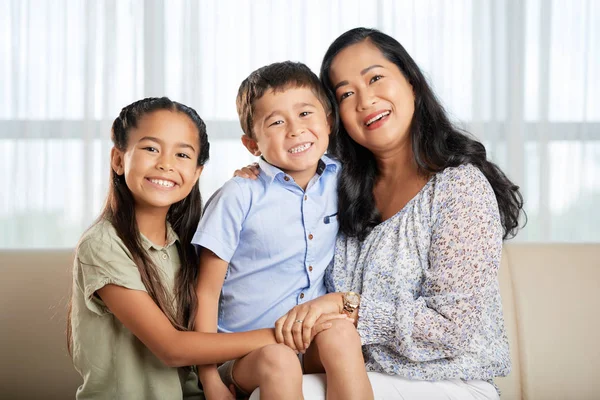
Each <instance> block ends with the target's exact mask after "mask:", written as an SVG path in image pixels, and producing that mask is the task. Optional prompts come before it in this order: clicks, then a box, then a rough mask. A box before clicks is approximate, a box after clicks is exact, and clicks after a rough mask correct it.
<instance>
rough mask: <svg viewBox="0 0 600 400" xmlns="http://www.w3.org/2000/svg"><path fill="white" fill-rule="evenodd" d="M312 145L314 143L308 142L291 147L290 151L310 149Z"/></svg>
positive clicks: (297, 151)
mask: <svg viewBox="0 0 600 400" xmlns="http://www.w3.org/2000/svg"><path fill="white" fill-rule="evenodd" d="M310 146H312V143H306V144H303V145H302V146H298V147H294V148H293V149H290V150H289V152H290V153H300V152H301V151H304V150H306V149H308V148H309V147H310Z"/></svg>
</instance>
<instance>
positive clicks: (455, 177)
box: [276, 28, 523, 399]
mask: <svg viewBox="0 0 600 400" xmlns="http://www.w3.org/2000/svg"><path fill="white" fill-rule="evenodd" d="M321 80H322V82H323V84H324V86H325V88H326V90H327V92H328V95H329V97H330V99H331V101H332V103H333V104H334V112H335V113H336V115H335V116H336V117H339V118H338V123H339V122H341V124H339V126H338V130H337V133H336V135H335V137H333V138H332V142H331V144H330V152H331V153H333V154H334V155H336V156H337V157H338V158H339V159H340V161H342V163H343V165H344V167H343V169H342V173H341V177H340V187H339V215H338V217H339V225H340V235H339V237H338V240H337V243H336V250H335V259H334V263H333V265H332V268H331V269H330V271H329V274H328V276H327V278H326V280H327V284H328V290H329V291H331V292H332V293H330V294H328V295H326V296H323V297H321V298H319V299H315V300H313V301H312V302H308V303H305V304H303V305H301V306H297V307H295V308H294V309H292V310H290V312H289V313H288V314H286V316H284V317H282V320H281V321H279V322H278V324H277V326H276V332H277V333H276V336H277V337H278V338H280V337H283V341H285V343H286V344H288V345H292V346H293V344H294V341H295V340H296V343H297V342H298V341H299V340H301V339H298V338H300V337H301V336H300V335H302V332H300V330H298V329H294V330H293V331H292V330H290V329H289V327H290V325H293V324H289V323H286V320H290V319H291V321H304V323H303V326H302V328H303V330H306V331H307V332H308V330H310V329H311V328H312V325H311V324H312V323H313V321H316V320H317V319H318V317H319V316H320V315H321V314H323V313H327V312H331V311H332V310H336V309H337V310H340V311H342V309H343V308H344V306H345V304H344V298H345V296H344V295H343V293H344V292H348V291H352V292H357V293H360V295H361V298H360V305H359V307H358V310H357V312H354V313H353V315H354V317H355V319H356V326H357V330H358V332H359V334H360V337H361V340H362V344H363V346H364V347H363V349H364V354H365V360H366V364H367V369H368V370H370V371H378V372H385V373H388V374H392V375H395V377H394V378H392V380H393V382H391V383H390V384H391V385H393V386H394V387H395V388H396V390H397V391H398V392H399V393H400V394H401V395H402V396H403V398H405V399H413V398H423V399H433V398H437V397H440V398H457V399H459V398H460V399H464V398H476V399H492V398H498V393H497V392H496V390H495V388H494V386H493V384H492V379H493V378H494V377H496V376H504V375H506V374H508V372H509V371H510V356H509V349H508V341H507V337H506V333H505V329H504V322H503V317H502V305H501V300H500V293H499V285H498V279H497V274H498V268H499V266H500V255H501V251H502V241H503V239H506V238H509V237H513V236H514V235H515V234H516V233H517V230H518V227H519V215H520V213H521V212H522V207H523V199H522V196H521V194H520V193H519V190H518V187H517V186H515V185H514V184H513V183H512V182H510V180H509V179H508V178H507V177H506V176H505V175H504V173H503V172H502V171H501V170H500V169H499V168H498V167H497V166H496V165H494V164H493V163H491V162H489V161H488V160H487V159H486V152H485V148H484V146H483V145H482V144H481V143H479V142H478V141H476V140H475V139H473V138H471V137H469V136H468V135H466V134H464V133H462V132H460V131H459V130H458V129H457V128H455V127H454V126H453V125H452V124H451V123H450V121H449V119H448V117H447V116H446V113H445V111H444V109H443V107H442V106H441V105H440V103H439V101H438V100H437V99H436V97H435V95H434V94H433V92H432V90H431V88H430V87H429V85H428V83H427V82H426V80H425V78H424V76H423V74H422V72H421V71H420V69H419V67H418V66H417V65H416V63H415V62H414V60H413V59H412V58H411V57H410V55H409V54H408V53H407V52H406V50H405V49H404V48H403V47H402V46H401V45H400V43H398V42H397V41H396V40H395V39H393V38H392V37H390V36H388V35H385V34H383V33H381V32H379V31H377V30H372V29H365V28H356V29H352V30H350V31H348V32H346V33H344V34H342V35H341V36H340V37H338V38H337V39H336V40H335V41H334V42H333V44H332V45H331V46H330V47H329V49H328V50H327V53H326V54H325V57H324V59H323V64H322V67H321ZM278 340H279V339H278ZM424 381H429V382H424ZM374 389H375V394H376V395H377V393H378V386H377V384H374Z"/></svg>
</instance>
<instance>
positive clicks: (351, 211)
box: [321, 28, 523, 240]
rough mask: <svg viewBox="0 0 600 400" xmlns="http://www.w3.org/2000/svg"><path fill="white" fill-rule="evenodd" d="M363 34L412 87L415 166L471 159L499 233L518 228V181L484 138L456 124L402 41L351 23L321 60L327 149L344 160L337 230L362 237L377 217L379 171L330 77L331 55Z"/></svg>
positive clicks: (428, 169) (430, 169)
mask: <svg viewBox="0 0 600 400" xmlns="http://www.w3.org/2000/svg"><path fill="white" fill-rule="evenodd" d="M364 40H368V41H369V42H370V43H372V44H373V45H374V46H376V47H377V48H378V49H379V50H380V51H381V53H382V54H383V56H384V57H385V58H387V59H388V60H389V61H390V62H392V63H394V64H396V65H397V66H398V68H399V69H400V71H401V72H402V74H403V75H404V77H405V78H406V79H407V80H408V82H409V83H410V84H411V85H412V87H413V90H414V93H415V111H414V114H413V118H412V121H411V125H410V135H411V140H412V149H413V153H414V157H415V162H416V164H417V167H418V169H419V171H420V172H421V173H423V174H427V175H429V174H434V173H437V172H440V171H443V170H444V169H446V168H448V167H456V166H459V165H463V164H473V165H474V166H476V167H477V168H479V169H480V170H481V172H482V173H483V174H484V175H485V177H486V178H487V180H488V181H489V182H490V185H491V186H492V188H493V190H494V193H495V195H496V199H497V201H498V207H499V209H500V218H501V222H502V227H503V228H504V235H503V238H504V239H507V238H512V237H514V236H515V235H516V234H517V231H518V229H519V215H520V214H521V212H522V211H523V196H522V195H521V193H520V192H519V187H518V186H517V185H515V184H514V183H512V182H511V181H510V180H509V179H508V178H507V177H506V175H505V174H504V173H503V172H502V170H500V168H498V166H496V165H495V164H494V163H492V162H491V161H488V160H487V155H486V151H485V147H484V146H483V144H481V143H480V142H479V141H477V140H475V139H474V138H472V137H471V136H469V135H467V134H466V133H464V132H461V131H460V130H459V129H457V128H456V127H454V125H453V124H452V123H451V122H450V120H449V119H448V117H447V115H446V112H445V110H444V108H443V107H442V105H441V104H440V102H439V101H438V100H437V98H436V96H435V94H434V93H433V91H432V90H431V88H430V87H429V84H428V83H427V80H426V79H425V77H424V76H423V73H422V72H421V70H420V69H419V67H418V66H417V64H416V63H415V61H414V60H413V59H412V57H411V56H410V55H409V54H408V53H407V52H406V50H405V49H404V47H402V45H401V44H400V43H398V41H397V40H395V39H394V38H392V37H390V36H388V35H386V34H384V33H382V32H380V31H378V30H376V29H367V28H355V29H351V30H349V31H347V32H345V33H344V34H342V35H341V36H340V37H338V38H337V39H336V40H335V41H334V42H333V43H332V44H331V46H329V49H327V52H326V53H325V56H324V57H323V63H322V64H321V81H322V82H323V85H324V86H325V90H326V92H327V96H328V97H329V99H330V101H331V103H332V105H333V110H334V115H335V117H336V118H335V124H334V125H335V126H334V134H333V135H332V136H331V139H330V143H329V152H330V153H331V154H333V155H335V156H336V157H338V158H339V159H340V160H341V161H342V162H343V164H344V168H343V169H342V173H341V176H340V187H339V200H338V201H339V210H340V213H339V221H340V231H341V232H343V233H344V234H346V235H347V236H350V237H358V238H359V239H361V240H363V239H364V238H365V237H366V236H367V235H368V233H369V232H370V231H371V230H372V229H373V227H375V226H376V225H377V224H379V223H380V222H381V215H380V214H379V212H378V210H377V207H376V206H375V199H374V197H373V186H374V184H375V181H376V179H377V176H378V170H377V164H376V162H375V157H374V156H373V154H372V153H371V152H370V151H369V150H368V149H366V148H365V147H363V146H361V145H359V144H358V143H356V142H355V141H354V140H352V138H351V137H350V135H348V132H347V131H346V129H345V128H344V126H343V125H342V124H341V123H340V117H339V107H338V104H337V99H336V97H335V93H334V92H333V85H332V82H331V80H330V77H329V73H330V69H331V63H332V62H333V59H334V58H335V56H336V55H337V54H338V53H339V52H340V51H342V50H343V49H345V48H346V47H348V46H351V45H353V44H357V43H360V42H362V41H364Z"/></svg>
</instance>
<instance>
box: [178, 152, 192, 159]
mask: <svg viewBox="0 0 600 400" xmlns="http://www.w3.org/2000/svg"><path fill="white" fill-rule="evenodd" d="M177 157H181V158H189V159H190V160H191V159H192V157H190V156H188V155H187V154H185V153H178V154H177Z"/></svg>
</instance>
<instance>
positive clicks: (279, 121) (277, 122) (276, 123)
mask: <svg viewBox="0 0 600 400" xmlns="http://www.w3.org/2000/svg"><path fill="white" fill-rule="evenodd" d="M281 124H283V121H282V120H277V121H275V122H272V123H271V124H269V126H273V125H281Z"/></svg>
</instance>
